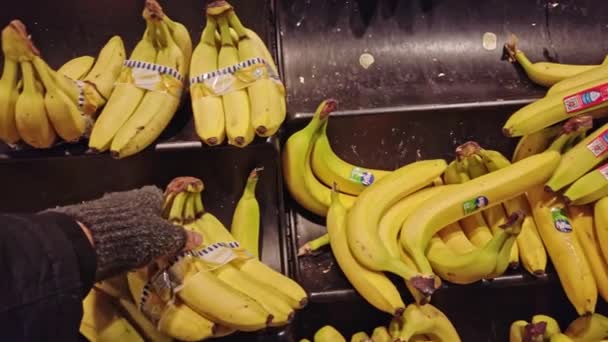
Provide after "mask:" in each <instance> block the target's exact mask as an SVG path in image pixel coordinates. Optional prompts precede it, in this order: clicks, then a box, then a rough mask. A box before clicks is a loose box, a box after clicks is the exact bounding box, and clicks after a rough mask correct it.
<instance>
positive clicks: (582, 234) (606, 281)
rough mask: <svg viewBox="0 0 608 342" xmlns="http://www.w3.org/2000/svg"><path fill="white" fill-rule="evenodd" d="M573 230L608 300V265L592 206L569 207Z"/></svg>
mask: <svg viewBox="0 0 608 342" xmlns="http://www.w3.org/2000/svg"><path fill="white" fill-rule="evenodd" d="M568 214H569V216H570V218H571V223H572V226H573V230H574V232H575V233H576V237H577V238H578V241H579V243H580V244H581V247H582V248H583V252H584V253H585V257H586V258H587V261H588V262H589V267H591V272H593V278H594V279H595V284H596V285H597V289H598V291H599V294H600V296H602V298H604V300H607V299H608V264H607V263H606V261H605V259H604V257H603V256H602V251H601V248H600V240H599V239H598V236H597V234H596V232H595V229H594V227H593V209H592V208H591V207H590V206H569V207H568Z"/></svg>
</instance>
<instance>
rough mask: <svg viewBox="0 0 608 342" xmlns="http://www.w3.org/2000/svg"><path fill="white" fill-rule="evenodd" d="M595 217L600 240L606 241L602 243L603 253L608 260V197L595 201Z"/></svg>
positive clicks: (596, 230)
mask: <svg viewBox="0 0 608 342" xmlns="http://www.w3.org/2000/svg"><path fill="white" fill-rule="evenodd" d="M593 218H594V219H595V232H596V234H597V237H598V239H599V241H604V243H600V249H601V251H602V255H603V256H604V260H608V244H606V243H605V241H608V240H607V239H608V197H604V198H602V199H600V200H599V201H597V202H595V206H594V212H593Z"/></svg>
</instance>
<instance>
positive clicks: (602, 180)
mask: <svg viewBox="0 0 608 342" xmlns="http://www.w3.org/2000/svg"><path fill="white" fill-rule="evenodd" d="M606 196H608V164H605V165H603V166H600V167H599V168H597V169H595V170H593V171H591V172H589V173H588V174H586V175H584V176H583V177H581V178H579V179H578V180H577V181H576V182H574V183H573V184H572V185H571V186H570V187H569V188H568V189H567V190H566V191H565V192H564V198H565V199H566V202H568V203H571V204H574V205H584V204H589V203H593V202H595V201H597V200H599V199H600V198H602V197H606Z"/></svg>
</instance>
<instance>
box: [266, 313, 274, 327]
mask: <svg viewBox="0 0 608 342" xmlns="http://www.w3.org/2000/svg"><path fill="white" fill-rule="evenodd" d="M273 319H274V316H273V315H271V314H268V317H266V325H267V326H268V325H270V323H272V320H273Z"/></svg>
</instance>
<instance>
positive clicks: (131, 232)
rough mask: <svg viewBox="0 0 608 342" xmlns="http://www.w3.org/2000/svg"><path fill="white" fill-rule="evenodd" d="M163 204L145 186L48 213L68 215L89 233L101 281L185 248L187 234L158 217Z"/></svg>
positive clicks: (156, 191) (152, 189) (159, 193)
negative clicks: (82, 225)
mask: <svg viewBox="0 0 608 342" xmlns="http://www.w3.org/2000/svg"><path fill="white" fill-rule="evenodd" d="M162 204H163V193H162V191H161V190H160V189H159V188H157V187H155V186H145V187H143V188H141V189H137V190H131V191H125V192H114V193H109V194H105V195H104V196H103V197H102V198H100V199H97V200H93V201H90V202H83V203H81V204H75V205H69V206H65V207H57V208H55V209H49V210H47V212H59V213H64V214H67V215H69V216H71V217H72V218H74V219H75V220H76V221H79V222H81V223H82V224H84V225H85V226H86V227H87V228H88V229H89V230H90V231H91V235H92V237H93V244H94V248H95V253H96V254H97V273H96V279H97V280H100V279H104V278H107V277H110V276H112V275H116V274H118V273H121V272H123V271H127V270H131V269H134V268H138V267H141V266H144V265H147V264H148V263H150V262H152V261H153V260H154V259H155V258H158V257H161V256H166V255H171V254H174V253H177V252H179V251H180V250H182V249H183V248H184V246H185V245H186V242H187V234H186V231H185V230H184V229H183V228H182V227H178V226H176V225H173V224H171V223H170V222H169V221H167V220H165V219H163V218H162V217H161V208H162Z"/></svg>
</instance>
